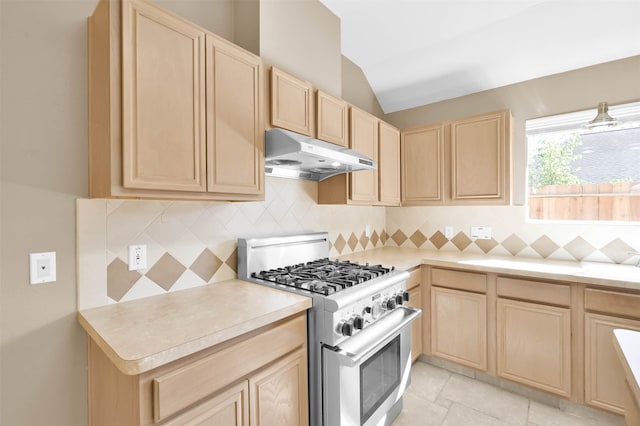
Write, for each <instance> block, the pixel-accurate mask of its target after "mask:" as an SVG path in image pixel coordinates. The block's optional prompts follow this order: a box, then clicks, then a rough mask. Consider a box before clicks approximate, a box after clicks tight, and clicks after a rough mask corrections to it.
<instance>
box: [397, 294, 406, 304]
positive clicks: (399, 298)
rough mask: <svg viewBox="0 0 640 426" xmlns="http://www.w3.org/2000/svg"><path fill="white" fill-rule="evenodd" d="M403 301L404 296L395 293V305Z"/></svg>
mask: <svg viewBox="0 0 640 426" xmlns="http://www.w3.org/2000/svg"><path fill="white" fill-rule="evenodd" d="M403 303H404V298H403V297H402V294H396V305H402V304H403Z"/></svg>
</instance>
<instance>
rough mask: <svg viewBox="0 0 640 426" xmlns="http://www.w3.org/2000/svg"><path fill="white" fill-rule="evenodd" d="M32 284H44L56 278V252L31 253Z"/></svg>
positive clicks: (30, 275)
mask: <svg viewBox="0 0 640 426" xmlns="http://www.w3.org/2000/svg"><path fill="white" fill-rule="evenodd" d="M29 278H30V282H31V284H44V283H50V282H54V281H55V280H56V252H55V251H51V252H47V253H31V254H29Z"/></svg>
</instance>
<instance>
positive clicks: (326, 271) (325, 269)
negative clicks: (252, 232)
mask: <svg viewBox="0 0 640 426" xmlns="http://www.w3.org/2000/svg"><path fill="white" fill-rule="evenodd" d="M391 270H393V268H385V267H383V266H382V265H372V266H370V265H369V264H368V263H367V264H365V265H360V264H358V263H355V262H350V261H348V260H343V261H340V260H330V259H328V258H325V259H318V260H313V261H310V262H306V263H299V264H296V265H290V266H284V267H281V268H275V269H269V270H267V271H260V272H254V273H252V274H251V277H253V278H259V279H262V280H265V281H269V282H272V283H275V284H280V285H285V286H289V287H296V288H300V289H303V290H307V291H310V292H313V293H318V294H324V295H325V296H328V295H330V294H333V293H336V292H338V291H341V290H344V289H346V288H349V287H353V286H355V285H358V284H362V283H364V282H366V281H369V280H372V279H374V278H378V277H380V276H382V275H384V274H387V273H389V272H390V271H391Z"/></svg>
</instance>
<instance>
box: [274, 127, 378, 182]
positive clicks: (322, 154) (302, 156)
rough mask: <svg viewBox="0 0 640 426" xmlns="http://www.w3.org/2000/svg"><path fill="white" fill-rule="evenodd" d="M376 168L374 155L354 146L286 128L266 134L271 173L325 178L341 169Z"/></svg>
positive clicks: (307, 177)
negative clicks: (339, 144)
mask: <svg viewBox="0 0 640 426" xmlns="http://www.w3.org/2000/svg"><path fill="white" fill-rule="evenodd" d="M375 168H376V162H375V161H373V160H372V159H371V158H369V157H367V156H365V155H362V154H360V153H359V152H356V151H353V150H351V149H347V148H343V147H341V146H338V145H334V144H331V143H328V142H323V141H320V140H318V139H314V138H310V137H308V136H304V135H301V134H298V133H294V132H290V131H288V130H283V129H270V130H267V132H266V137H265V172H266V174H267V175H268V176H276V177H284V178H291V179H306V180H313V181H316V182H318V181H321V180H324V179H326V178H328V177H331V176H334V175H338V174H341V173H348V172H355V171H359V170H371V169H375Z"/></svg>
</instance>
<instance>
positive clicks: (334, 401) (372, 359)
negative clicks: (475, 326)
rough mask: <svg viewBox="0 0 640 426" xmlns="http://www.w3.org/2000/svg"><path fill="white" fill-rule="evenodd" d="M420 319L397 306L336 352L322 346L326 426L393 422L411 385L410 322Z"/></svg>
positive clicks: (403, 307)
mask: <svg viewBox="0 0 640 426" xmlns="http://www.w3.org/2000/svg"><path fill="white" fill-rule="evenodd" d="M421 314H422V311H420V310H419V309H414V308H409V307H406V306H401V307H398V308H396V309H395V310H394V311H393V312H391V313H390V314H388V315H387V316H386V317H384V318H382V319H380V320H379V321H377V322H376V323H374V324H372V325H371V326H369V327H367V328H365V329H364V330H363V331H361V332H359V333H358V334H356V335H355V336H353V337H351V338H349V339H347V340H345V341H344V342H342V343H340V345H339V346H338V347H336V348H331V347H323V349H322V364H323V365H322V367H323V368H322V375H323V416H324V424H325V426H330V425H333V426H335V425H362V426H369V425H385V424H390V423H391V421H392V420H393V418H394V417H395V416H396V415H397V414H398V413H397V412H396V413H394V414H393V415H390V411H391V410H392V409H395V410H396V411H398V412H399V409H400V408H401V405H399V404H401V403H399V401H400V400H401V398H402V394H403V393H404V390H405V388H406V387H407V385H408V384H409V373H410V369H411V368H410V367H411V327H410V326H411V321H413V320H414V319H416V318H418V317H419V316H420V315H421ZM396 404H398V405H396Z"/></svg>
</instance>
